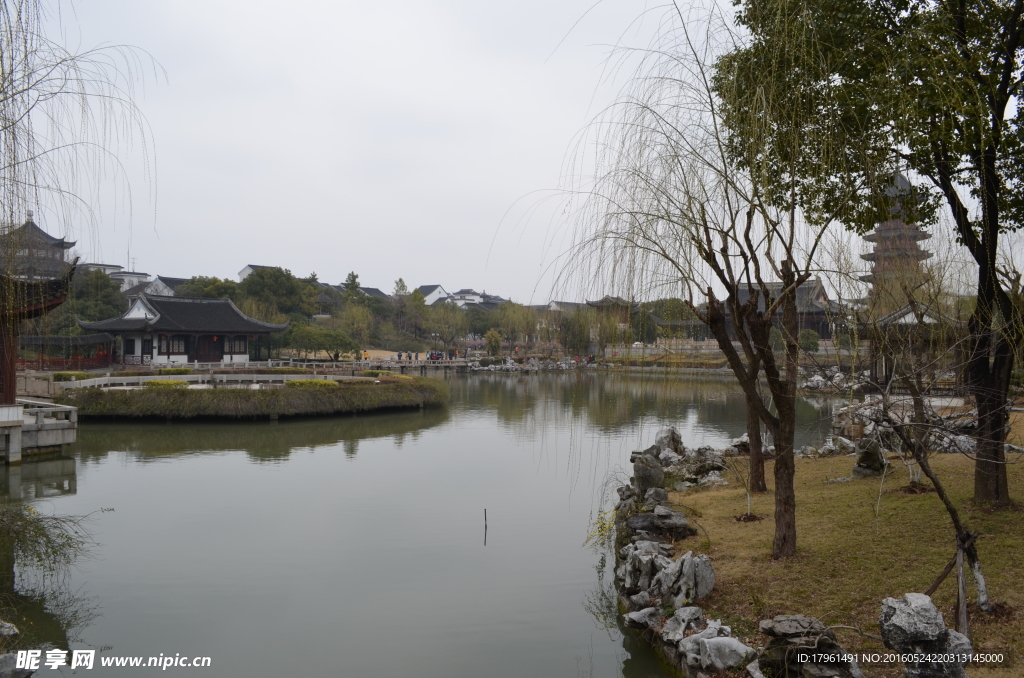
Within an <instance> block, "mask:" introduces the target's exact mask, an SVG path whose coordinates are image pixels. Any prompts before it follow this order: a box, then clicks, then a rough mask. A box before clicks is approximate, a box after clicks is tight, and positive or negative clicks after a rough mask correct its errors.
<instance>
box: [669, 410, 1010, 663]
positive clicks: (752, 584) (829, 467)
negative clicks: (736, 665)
mask: <svg viewBox="0 0 1024 678" xmlns="http://www.w3.org/2000/svg"><path fill="white" fill-rule="evenodd" d="M1014 423H1015V424H1016V426H1017V427H1018V428H1017V429H1016V431H1015V433H1016V435H1018V440H1019V439H1020V438H1021V437H1024V436H1022V435H1021V434H1024V430H1022V429H1024V417H1021V416H1020V415H1018V420H1017V421H1015V422H1014ZM1014 461H1018V462H1024V460H1019V459H1017V460H1014ZM744 462H745V460H742V461H741V462H740V463H741V464H742V463H744ZM896 463H898V462H896ZM796 464H797V467H796V469H797V470H796V493H797V495H796V496H797V549H798V550H797V555H796V556H794V557H793V558H791V559H789V560H786V561H783V562H772V561H771V560H770V558H769V555H770V553H771V542H772V536H773V532H774V523H773V519H772V514H773V501H774V499H773V496H772V493H771V489H772V470H771V467H770V466H769V468H768V469H767V475H768V479H769V493H768V494H767V495H760V496H755V497H754V499H753V510H754V513H756V514H758V515H761V516H765V519H764V520H762V521H759V522H749V523H748V522H742V523H741V522H737V521H736V520H735V517H736V516H738V515H740V514H742V513H744V512H745V511H746V495H745V493H744V491H743V488H742V486H741V485H740V484H739V483H737V482H736V481H735V479H734V478H730V483H731V484H730V485H729V486H727V487H722V488H718V489H711V490H706V491H701V492H697V493H691V494H685V495H684V494H672V495H671V498H672V499H673V501H675V502H677V503H678V504H680V505H682V506H685V507H688V508H689V509H691V511H692V514H693V516H694V520H695V521H696V522H697V523H699V524H700V526H701V527H702V528H704V530H706V531H707V535H708V536H707V537H705V536H704V532H703V531H702V532H701V534H700V536H699V537H698V538H691V539H690V540H688V541H687V542H684V543H681V544H678V545H677V546H678V547H682V549H683V550H687V549H694V550H695V551H698V552H704V553H707V554H708V555H709V556H710V557H711V559H712V560H713V562H714V566H715V572H716V574H717V577H718V581H717V583H716V584H715V589H714V591H713V592H712V594H711V596H710V597H709V598H707V599H705V600H703V601H702V602H701V605H702V606H703V607H704V608H705V614H707V615H709V616H710V617H711V618H717V617H721V618H722V619H723V620H726V621H727V622H728V623H729V624H730V625H731V626H732V627H733V630H734V633H736V634H737V635H739V636H741V637H743V638H744V640H745V641H746V642H747V643H748V644H749V645H751V646H754V647H757V646H763V645H764V644H765V643H766V642H767V639H766V638H765V637H763V636H760V635H758V633H757V620H759V619H765V618H768V617H771V616H773V615H777V614H797V613H801V614H806V615H810V616H814V617H820V618H822V620H823V621H825V623H827V624H833V625H839V624H842V625H849V626H857V627H860V628H861V629H863V630H864V631H865V632H867V633H871V634H874V635H878V615H879V610H880V607H881V603H882V599H883V598H885V597H887V596H892V597H895V598H899V597H902V596H903V594H904V593H908V592H924V591H925V590H926V589H927V588H928V587H929V586H930V585H931V583H932V582H933V581H934V580H935V578H936V577H937V576H938V574H939V573H940V572H941V571H942V568H943V567H944V566H945V565H946V563H947V562H948V561H949V559H950V558H951V557H952V556H953V555H954V554H955V546H954V539H953V528H952V525H951V522H950V520H949V517H948V514H947V513H946V511H945V509H944V508H943V506H942V504H941V502H940V501H939V499H938V497H937V495H936V494H935V493H934V492H928V493H925V494H906V493H904V492H901V491H899V490H900V488H901V487H904V486H906V485H907V481H908V476H907V472H906V470H904V469H899V470H898V471H896V473H895V474H891V475H890V476H888V477H887V478H886V480H885V483H884V485H882V484H881V482H880V479H877V478H876V479H862V480H854V481H850V482H845V483H828V484H826V483H825V481H827V480H829V479H831V478H838V477H845V476H849V475H850V469H851V468H852V467H853V464H854V460H853V458H852V457H835V458H827V459H816V460H810V459H798V460H797V462H796ZM932 465H933V468H934V469H935V471H936V473H937V474H938V475H939V478H940V480H942V482H943V484H944V485H945V486H946V488H947V491H948V492H949V493H950V495H951V496H952V497H953V499H954V501H955V502H956V504H957V506H958V508H959V509H960V511H961V518H962V519H963V520H964V522H965V523H966V525H967V527H968V529H971V530H973V531H980V532H981V533H982V536H981V537H979V539H978V541H977V544H978V552H979V555H980V557H981V563H982V569H983V572H984V573H985V576H986V579H987V582H988V587H989V595H990V597H991V599H992V601H993V602H996V603H999V604H1000V606H999V613H998V614H997V615H995V616H991V615H987V614H985V613H984V612H982V611H980V610H978V609H976V608H972V609H971V635H972V640H973V641H974V648H975V651H996V652H1003V653H1004V654H1005V655H1007V656H1008V657H1010V659H1009V660H1008V661H1007V663H1006V664H1005V665H1003V666H1001V667H999V668H995V667H989V668H985V667H983V666H979V665H973V666H970V667H968V673H969V674H970V676H971V677H972V678H989V677H992V678H995V677H997V676H998V677H999V678H1011V677H1015V676H1020V675H1024V582H1022V577H1024V463H1018V464H1013V465H1011V466H1010V467H1009V474H1010V480H1009V482H1010V490H1011V496H1012V497H1013V499H1014V502H1015V503H1016V504H1015V506H1014V508H1012V509H1009V510H1003V511H990V510H987V509H984V508H979V507H975V506H972V505H971V502H970V497H971V494H972V491H973V461H972V460H970V459H967V458H965V457H961V456H959V455H937V456H935V457H933V461H932ZM743 468H744V467H743V466H739V467H738V470H739V471H740V472H741V473H742V472H743ZM698 540H699V541H698ZM933 599H934V600H935V604H936V605H937V606H939V609H940V610H941V611H942V613H943V617H944V618H945V620H946V624H947V625H948V626H950V627H952V625H953V614H952V611H953V606H954V602H955V600H956V579H955V576H954V575H950V576H949V577H948V578H947V579H946V581H945V582H944V583H943V584H942V586H940V587H939V590H938V591H937V592H936V593H935V595H934V596H933ZM968 600H969V601H971V602H972V603H973V601H974V600H976V596H975V593H974V589H973V580H969V583H968ZM837 634H838V637H839V640H840V643H841V644H842V645H843V646H844V647H846V648H847V649H849V650H856V651H865V652H868V651H871V652H875V651H882V650H883V646H882V644H881V643H880V642H878V641H874V640H871V639H866V638H861V637H859V636H858V635H857V634H856V633H854V632H852V631H843V630H839V631H837ZM863 668H864V669H865V672H866V673H867V675H868V676H879V677H880V676H886V677H888V676H902V669H901V668H899V667H895V666H889V667H881V666H864V667H863Z"/></svg>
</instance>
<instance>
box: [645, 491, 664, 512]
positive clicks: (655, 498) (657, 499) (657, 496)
mask: <svg viewBox="0 0 1024 678" xmlns="http://www.w3.org/2000/svg"><path fill="white" fill-rule="evenodd" d="M666 501H668V491H667V490H666V489H665V488H663V487H652V488H651V489H649V490H647V493H646V494H644V503H645V504H662V503H664V502H666ZM655 513H657V511H655Z"/></svg>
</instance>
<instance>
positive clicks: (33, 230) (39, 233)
mask: <svg viewBox="0 0 1024 678" xmlns="http://www.w3.org/2000/svg"><path fill="white" fill-rule="evenodd" d="M3 239H4V240H8V239H10V240H16V241H25V242H28V240H30V239H31V240H36V241H38V242H42V243H44V244H46V245H49V246H51V247H59V248H62V249H65V250H69V249H71V248H72V247H74V246H75V242H76V241H75V240H70V241H69V240H65V239H64V238H55V237H53V236H52V235H50V234H49V233H47V232H46V231H44V230H43V229H41V228H39V226H37V225H36V222H34V221H32V212H31V211H29V213H28V218H27V219H26V220H25V223H24V224H22V225H21V226H18V227H17V228H12V229H11V230H9V231H7V232H6V233H4V234H3Z"/></svg>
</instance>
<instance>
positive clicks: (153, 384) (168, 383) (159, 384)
mask: <svg viewBox="0 0 1024 678" xmlns="http://www.w3.org/2000/svg"><path fill="white" fill-rule="evenodd" d="M146 388H153V389H158V390H168V391H171V390H173V389H178V388H188V382H187V381H184V380H182V379H156V380H153V381H147V382H146Z"/></svg>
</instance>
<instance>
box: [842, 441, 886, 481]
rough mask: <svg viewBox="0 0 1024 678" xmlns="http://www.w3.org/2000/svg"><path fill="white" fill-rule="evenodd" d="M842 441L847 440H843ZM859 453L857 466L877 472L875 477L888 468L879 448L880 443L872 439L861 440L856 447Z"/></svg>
mask: <svg viewBox="0 0 1024 678" xmlns="http://www.w3.org/2000/svg"><path fill="white" fill-rule="evenodd" d="M840 440H846V439H845V438H841V439H840ZM854 448H855V450H856V452H857V466H860V467H863V468H868V469H871V470H872V471H875V472H876V473H875V475H878V474H879V473H881V472H882V469H884V468H885V467H886V461H885V456H884V454H883V453H882V449H881V448H880V447H879V446H878V441H876V440H871V439H870V438H861V439H860V440H858V441H857V444H856V445H855V446H854Z"/></svg>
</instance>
